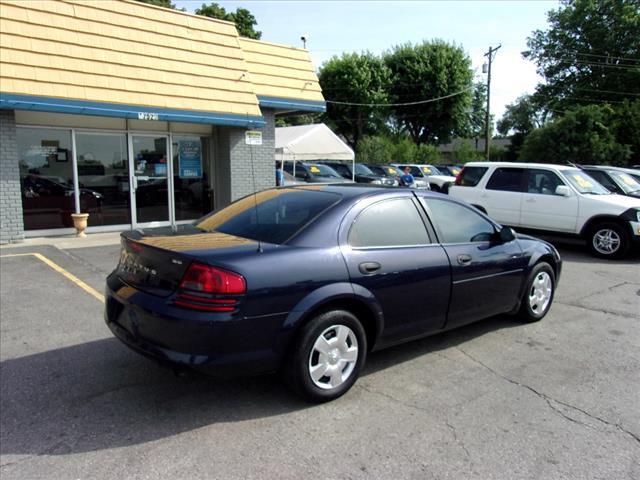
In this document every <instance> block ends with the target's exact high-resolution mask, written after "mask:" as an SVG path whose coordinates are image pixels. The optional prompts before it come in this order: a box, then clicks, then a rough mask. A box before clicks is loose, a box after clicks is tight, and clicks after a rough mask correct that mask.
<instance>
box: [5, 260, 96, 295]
mask: <svg viewBox="0 0 640 480" xmlns="http://www.w3.org/2000/svg"><path fill="white" fill-rule="evenodd" d="M27 256H32V257H36V258H37V259H38V260H40V261H41V262H43V263H44V264H46V265H48V266H50V267H51V268H53V269H54V270H55V271H56V272H58V273H60V274H62V275H64V276H65V277H67V278H68V279H69V280H71V281H72V282H73V283H75V284H76V285H77V286H79V287H80V288H81V289H83V290H84V291H85V292H87V293H88V294H89V295H91V296H93V297H94V298H96V299H98V300H99V301H101V302H102V303H104V295H102V294H101V293H100V292H98V291H97V290H96V289H95V288H93V287H90V286H89V285H87V284H86V283H84V282H83V281H82V280H80V279H79V278H78V277H76V276H75V275H74V274H72V273H70V272H68V271H66V270H65V269H64V268H62V267H61V266H60V265H58V264H57V263H55V262H52V261H51V260H49V259H48V258H47V257H45V256H44V255H42V254H40V253H13V254H10V255H0V258H7V257H27Z"/></svg>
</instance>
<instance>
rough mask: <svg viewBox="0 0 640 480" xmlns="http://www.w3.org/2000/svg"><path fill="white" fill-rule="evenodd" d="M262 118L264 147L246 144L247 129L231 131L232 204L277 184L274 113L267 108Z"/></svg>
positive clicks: (263, 111)
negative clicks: (263, 121) (263, 120)
mask: <svg viewBox="0 0 640 480" xmlns="http://www.w3.org/2000/svg"><path fill="white" fill-rule="evenodd" d="M262 115H263V117H264V119H265V121H266V125H265V126H264V127H263V128H262V129H260V130H262V145H247V144H246V143H245V130H244V129H240V128H233V129H229V161H230V167H231V172H230V173H231V175H230V177H231V178H230V179H229V180H230V184H231V201H234V200H237V199H238V198H241V197H244V196H245V195H249V194H250V193H253V192H255V191H258V190H263V189H265V188H270V187H275V185H276V170H275V148H276V130H275V111H274V110H270V109H266V108H265V109H262ZM252 172H253V176H252ZM254 182H255V183H254Z"/></svg>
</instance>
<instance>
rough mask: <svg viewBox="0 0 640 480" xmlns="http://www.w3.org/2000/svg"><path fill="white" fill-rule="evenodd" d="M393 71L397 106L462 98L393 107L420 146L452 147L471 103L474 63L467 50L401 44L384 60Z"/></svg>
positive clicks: (442, 45)
mask: <svg viewBox="0 0 640 480" xmlns="http://www.w3.org/2000/svg"><path fill="white" fill-rule="evenodd" d="M384 61H385V64H386V66H387V67H388V68H389V70H390V71H391V85H390V87H389V93H390V98H391V102H392V103H408V102H419V101H421V100H427V99H433V98H438V97H444V96H447V95H451V94H454V93H458V92H461V93H459V94H458V95H454V96H451V97H449V98H444V99H442V100H438V101H434V102H429V103H421V104H416V105H410V106H400V107H392V108H391V113H392V115H393V116H394V117H395V118H396V119H397V120H398V121H399V122H401V123H402V125H403V126H404V128H405V129H406V131H407V132H408V133H409V135H410V136H411V138H412V139H413V141H414V142H415V143H416V144H422V143H432V144H436V143H438V142H448V141H449V140H450V139H451V136H452V135H453V134H454V133H455V132H457V131H460V130H462V129H463V128H464V125H465V123H466V120H467V118H468V117H467V115H468V112H469V107H470V102H471V89H472V80H473V73H472V71H471V60H470V59H469V57H468V56H467V54H466V53H465V52H464V51H463V50H462V48H460V47H458V46H455V45H451V44H448V43H445V42H443V41H441V40H434V41H432V42H424V43H422V44H420V45H412V44H406V45H400V46H397V47H395V48H393V49H392V51H391V52H389V53H387V54H386V55H385V57H384Z"/></svg>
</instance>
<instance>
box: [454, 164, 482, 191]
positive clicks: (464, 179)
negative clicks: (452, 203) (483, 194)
mask: <svg viewBox="0 0 640 480" xmlns="http://www.w3.org/2000/svg"><path fill="white" fill-rule="evenodd" d="M487 169H488V168H487V167H464V168H463V169H462V176H461V177H460V182H456V185H460V186H463V187H475V186H476V185H478V183H479V182H480V180H482V177H483V176H484V174H485V172H486V171H487Z"/></svg>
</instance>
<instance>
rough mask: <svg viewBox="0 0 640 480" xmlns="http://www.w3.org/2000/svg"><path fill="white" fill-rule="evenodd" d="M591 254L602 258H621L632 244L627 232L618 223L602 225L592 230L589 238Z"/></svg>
mask: <svg viewBox="0 0 640 480" xmlns="http://www.w3.org/2000/svg"><path fill="white" fill-rule="evenodd" d="M588 242H589V248H590V249H591V252H592V253H593V254H594V255H595V256H597V257H602V258H621V257H623V256H624V255H625V254H626V253H627V251H628V250H629V246H630V245H631V242H630V241H629V236H628V235H627V232H625V230H624V229H623V228H622V227H621V226H620V225H618V224H617V223H600V224H598V225H596V226H595V227H593V228H592V229H591V233H590V235H589V238H588Z"/></svg>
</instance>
